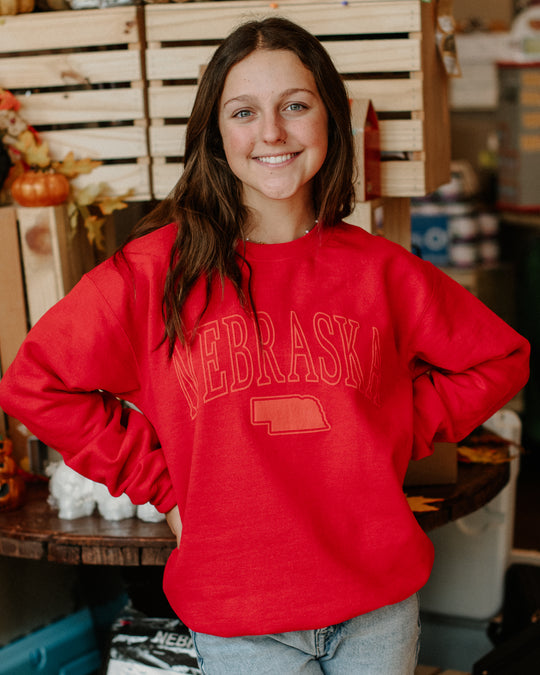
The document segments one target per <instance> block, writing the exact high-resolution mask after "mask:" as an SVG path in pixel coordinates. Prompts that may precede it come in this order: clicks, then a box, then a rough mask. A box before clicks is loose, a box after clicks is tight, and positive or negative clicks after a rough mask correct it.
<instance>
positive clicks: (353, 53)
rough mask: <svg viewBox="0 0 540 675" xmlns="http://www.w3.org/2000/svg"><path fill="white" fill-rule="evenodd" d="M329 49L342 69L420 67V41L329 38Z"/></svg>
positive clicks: (378, 70) (403, 69)
mask: <svg viewBox="0 0 540 675" xmlns="http://www.w3.org/2000/svg"><path fill="white" fill-rule="evenodd" d="M325 47H326V50H327V51H328V53H329V54H330V56H331V57H332V60H333V61H334V64H335V66H336V68H337V69H338V71H339V72H340V73H381V72H383V73H387V72H410V71H419V70H420V68H421V58H420V41H419V40H415V39H405V40H376V41H371V40H355V41H348V40H347V41H343V42H327V43H326V44H325Z"/></svg>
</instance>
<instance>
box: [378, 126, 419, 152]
mask: <svg viewBox="0 0 540 675" xmlns="http://www.w3.org/2000/svg"><path fill="white" fill-rule="evenodd" d="M379 131H380V136H381V151H382V152H420V151H422V150H423V149H424V131H423V124H422V121H421V120H382V121H381V122H380V123H379Z"/></svg>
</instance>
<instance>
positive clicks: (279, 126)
mask: <svg viewBox="0 0 540 675" xmlns="http://www.w3.org/2000/svg"><path fill="white" fill-rule="evenodd" d="M262 134H263V140H264V141H265V142H266V143H284V142H285V140H286V138H287V133H286V131H285V125H284V124H283V120H282V119H281V117H280V116H279V115H278V114H277V113H269V114H267V115H265V116H264V119H263V128H262Z"/></svg>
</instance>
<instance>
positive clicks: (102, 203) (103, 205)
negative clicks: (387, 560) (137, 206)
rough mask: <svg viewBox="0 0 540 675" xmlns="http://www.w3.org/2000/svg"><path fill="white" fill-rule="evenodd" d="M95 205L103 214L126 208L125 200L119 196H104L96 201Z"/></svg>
mask: <svg viewBox="0 0 540 675" xmlns="http://www.w3.org/2000/svg"><path fill="white" fill-rule="evenodd" d="M97 206H98V207H99V210H100V211H101V213H102V214H103V215H104V216H109V215H110V214H111V213H112V212H113V211H120V210H122V209H125V208H127V204H126V202H123V201H122V198H121V197H104V198H103V199H100V200H99V201H98V203H97Z"/></svg>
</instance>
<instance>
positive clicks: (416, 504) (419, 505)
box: [407, 497, 444, 513]
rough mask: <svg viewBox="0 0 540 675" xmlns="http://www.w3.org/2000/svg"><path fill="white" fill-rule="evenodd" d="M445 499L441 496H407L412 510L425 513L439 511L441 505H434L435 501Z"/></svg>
mask: <svg viewBox="0 0 540 675" xmlns="http://www.w3.org/2000/svg"><path fill="white" fill-rule="evenodd" d="M442 501H444V500H443V499H442V497H441V498H437V499H430V498H428V497H407V502H408V503H409V506H410V508H411V511H414V512H415V513H424V512H425V511H438V510H439V507H438V506H435V505H434V502H442Z"/></svg>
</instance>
